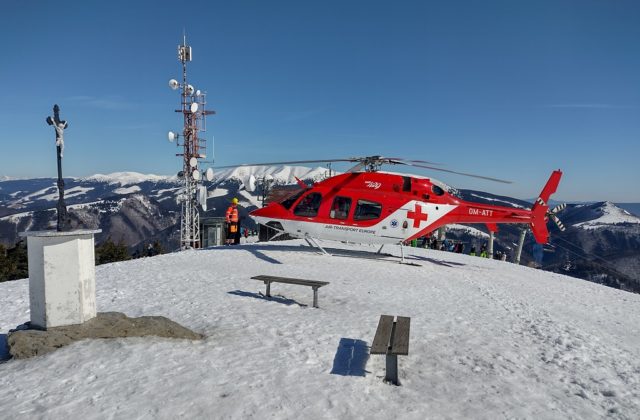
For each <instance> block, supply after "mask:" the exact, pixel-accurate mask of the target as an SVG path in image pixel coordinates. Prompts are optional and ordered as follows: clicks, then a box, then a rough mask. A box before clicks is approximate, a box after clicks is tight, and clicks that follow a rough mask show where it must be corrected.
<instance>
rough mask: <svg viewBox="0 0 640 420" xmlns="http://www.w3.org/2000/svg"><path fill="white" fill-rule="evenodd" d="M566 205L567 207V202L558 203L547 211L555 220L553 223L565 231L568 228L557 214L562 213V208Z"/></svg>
mask: <svg viewBox="0 0 640 420" xmlns="http://www.w3.org/2000/svg"><path fill="white" fill-rule="evenodd" d="M565 207H567V205H566V204H565V203H562V204H558V205H557V206H555V207H554V208H553V209H552V210H549V211H548V212H547V216H549V218H550V219H551V220H553V223H555V224H556V226H558V229H560V231H562V232H564V231H565V230H566V228H565V227H564V224H563V223H562V222H561V221H560V219H559V218H558V216H556V214H558V213H560V212H561V211H562V210H564V209H565Z"/></svg>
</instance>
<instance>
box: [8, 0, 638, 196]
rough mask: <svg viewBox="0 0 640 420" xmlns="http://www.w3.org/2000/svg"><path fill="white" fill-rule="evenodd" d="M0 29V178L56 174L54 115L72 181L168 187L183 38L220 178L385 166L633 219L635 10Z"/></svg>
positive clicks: (460, 7) (323, 14)
mask: <svg viewBox="0 0 640 420" xmlns="http://www.w3.org/2000/svg"><path fill="white" fill-rule="evenodd" d="M0 24H1V25H0V31H1V33H2V39H3V41H4V45H5V47H4V53H3V57H2V59H1V63H2V64H1V65H0V80H2V81H3V89H2V101H0V126H1V127H2V133H3V134H2V138H1V142H2V152H1V154H0V175H9V176H17V177H31V176H33V177H36V176H38V177H42V176H52V177H53V176H55V174H56V169H55V150H54V145H53V144H54V134H53V129H52V128H51V127H49V126H48V125H47V124H46V122H45V118H46V117H47V116H48V115H50V114H51V108H52V106H53V104H54V103H58V104H60V106H61V109H62V112H61V116H62V118H63V119H67V120H69V124H70V125H69V128H68V129H67V131H66V134H65V140H66V147H67V148H66V152H65V159H64V171H65V175H67V176H84V175H89V174H93V173H98V172H99V173H110V172H116V171H137V172H143V173H155V174H173V173H176V172H177V171H178V170H179V169H180V166H181V162H180V160H179V159H178V158H177V157H175V153H177V152H178V150H176V147H175V145H173V144H170V143H169V142H168V141H167V140H166V132H167V131H168V130H174V131H180V128H181V124H182V122H181V118H180V115H179V114H176V113H175V112H174V109H176V108H177V107H178V106H179V96H178V94H177V93H176V92H174V91H172V90H170V89H169V87H168V85H167V82H168V80H169V79H171V78H179V76H180V63H179V62H178V61H177V57H176V46H177V44H178V43H180V41H181V39H182V33H183V28H184V29H186V33H187V41H188V43H189V44H190V45H191V46H192V48H193V55H194V57H193V61H192V62H191V63H190V64H189V68H188V71H189V81H190V83H191V84H193V85H194V86H195V87H196V88H198V89H202V90H204V91H206V92H207V93H208V97H207V99H208V103H209V107H210V108H212V109H215V110H216V112H217V114H216V115H214V116H212V117H209V118H208V121H207V132H206V137H207V140H208V141H209V144H211V139H212V138H213V137H214V136H215V163H216V164H217V165H231V164H235V163H243V162H260V161H274V160H293V159H301V160H303V159H304V160H307V159H315V158H318V159H325V158H340V157H349V156H360V155H374V154H380V155H386V156H394V157H404V158H410V159H423V160H429V161H435V162H440V163H443V164H444V165H445V167H446V168H450V169H454V170H460V171H463V172H472V173H480V174H484V175H487V176H492V177H498V178H506V179H510V180H512V181H514V184H512V185H502V184H496V183H490V182H488V181H482V180H477V179H471V178H464V177H459V176H455V175H450V174H444V173H434V172H416V173H420V174H422V175H433V176H434V177H435V178H438V179H441V180H443V181H445V182H447V183H449V184H451V185H454V186H457V187H461V188H472V189H480V190H485V191H490V192H494V193H498V194H505V195H510V196H514V197H520V198H525V197H532V196H535V195H536V194H537V193H538V192H539V190H540V189H541V187H542V185H543V184H544V182H545V181H546V179H547V177H548V176H549V174H550V173H551V171H552V170H554V169H558V168H560V169H562V170H563V171H564V177H563V180H562V182H561V184H560V188H559V191H558V194H557V195H556V197H555V198H558V199H564V200H611V201H617V202H639V201H640V187H639V186H638V181H640V164H639V163H638V159H639V157H640V141H639V140H640V42H639V40H640V2H638V1H633V0H630V1H625V0H618V1H604V0H603V1H589V0H581V1H566V0H561V1H557V0H553V1H510V0H505V1H437V2H434V1H416V2H411V1H398V2H388V1H386V2H382V1H326V0H325V1H322V2H319V1H317V2H316V1H277V0H274V1H270V2H266V1H252V2H249V1H235V2H229V1H226V2H220V1H191V2H183V3H180V2H165V1H129V2H126V1H119V0H117V1H114V0H110V1H108V2H89V1H87V2H79V1H78V2H75V1H74V2H68V1H57V2H50V1H28V2H4V3H3V5H2V13H1V15H0ZM209 154H210V152H209ZM392 169H393V170H398V169H399V168H397V167H396V168H392Z"/></svg>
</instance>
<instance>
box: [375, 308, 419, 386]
mask: <svg viewBox="0 0 640 420" xmlns="http://www.w3.org/2000/svg"><path fill="white" fill-rule="evenodd" d="M393 318H394V317H393V316H391V315H380V321H379V322H378V329H377V330H376V335H375V337H374V338H373V343H371V350H370V351H369V354H385V355H387V360H386V373H385V377H384V380H385V382H390V383H392V384H394V385H400V381H398V356H407V355H408V354H409V325H410V324H411V318H408V317H405V316H399V317H398V319H397V321H394V320H393Z"/></svg>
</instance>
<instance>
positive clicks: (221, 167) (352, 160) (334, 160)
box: [216, 158, 357, 169]
mask: <svg viewBox="0 0 640 420" xmlns="http://www.w3.org/2000/svg"><path fill="white" fill-rule="evenodd" d="M354 159H355V158H350V159H314V160H290V161H284V162H260V163H240V164H238V165H227V166H216V169H229V168H239V167H243V166H272V165H293V164H297V163H324V162H356V161H357V160H354Z"/></svg>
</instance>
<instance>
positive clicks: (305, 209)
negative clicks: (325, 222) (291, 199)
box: [293, 192, 322, 217]
mask: <svg viewBox="0 0 640 420" xmlns="http://www.w3.org/2000/svg"><path fill="white" fill-rule="evenodd" d="M320 201H322V194H320V193H316V192H313V193H309V194H308V195H306V196H305V197H304V198H303V199H302V201H300V202H299V203H298V205H297V206H296V208H295V209H294V210H293V214H295V215H296V216H303V217H315V216H317V215H318V209H319V208H320Z"/></svg>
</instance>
